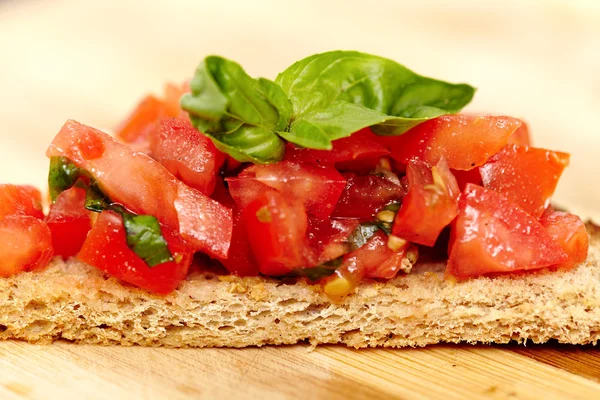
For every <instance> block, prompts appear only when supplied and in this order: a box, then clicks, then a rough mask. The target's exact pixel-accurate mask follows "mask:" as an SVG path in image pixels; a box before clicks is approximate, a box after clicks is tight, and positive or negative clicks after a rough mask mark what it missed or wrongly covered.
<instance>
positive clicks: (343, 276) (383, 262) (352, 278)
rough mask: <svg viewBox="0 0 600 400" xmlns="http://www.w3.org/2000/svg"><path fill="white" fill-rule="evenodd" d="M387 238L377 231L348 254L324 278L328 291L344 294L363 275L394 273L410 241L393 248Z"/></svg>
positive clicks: (394, 274)
mask: <svg viewBox="0 0 600 400" xmlns="http://www.w3.org/2000/svg"><path fill="white" fill-rule="evenodd" d="M387 242H388V236H387V235H386V234H385V233H383V232H382V231H378V232H376V233H375V235H373V236H372V237H371V238H370V239H369V240H368V241H367V243H365V244H364V245H363V246H361V247H359V248H358V249H356V250H354V251H352V252H351V253H348V254H346V255H345V256H344V258H343V261H342V265H341V266H340V267H338V268H337V269H336V271H335V273H334V274H333V275H332V276H330V277H328V278H326V279H324V287H325V292H326V293H327V294H330V295H333V296H343V295H346V294H348V293H350V292H351V291H352V290H354V288H355V287H356V286H357V285H358V283H359V282H360V280H361V279H362V278H363V277H369V278H382V279H391V278H393V277H395V276H396V274H397V273H398V271H400V268H401V266H402V261H403V260H404V258H405V257H406V250H407V248H408V245H405V246H403V247H402V248H400V249H398V251H392V250H391V249H390V248H389V247H388V244H387Z"/></svg>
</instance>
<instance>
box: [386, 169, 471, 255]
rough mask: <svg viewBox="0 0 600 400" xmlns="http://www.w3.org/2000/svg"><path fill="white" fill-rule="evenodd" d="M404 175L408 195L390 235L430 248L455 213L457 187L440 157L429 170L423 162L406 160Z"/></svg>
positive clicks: (456, 209)
mask: <svg viewBox="0 0 600 400" xmlns="http://www.w3.org/2000/svg"><path fill="white" fill-rule="evenodd" d="M406 175H407V177H408V185H409V186H408V194H407V195H406V196H405V197H404V199H403V200H402V206H401V207H400V210H399V211H398V214H397V215H396V218H395V219H394V226H393V229H392V232H393V234H394V235H395V236H398V237H401V238H403V239H404V240H408V241H409V242H414V243H419V244H423V245H426V246H433V245H434V244H435V241H436V240H437V238H438V236H439V235H440V232H441V231H442V229H444V227H446V226H447V225H448V224H449V223H450V222H452V220H453V219H454V218H455V217H456V214H457V213H458V197H459V195H460V192H459V189H458V184H457V183H456V179H455V178H454V175H452V172H450V169H449V168H448V164H447V163H446V161H445V160H444V159H443V158H441V159H440V160H439V161H438V163H437V165H436V166H434V167H433V168H431V169H430V168H429V167H427V165H426V164H425V163H424V162H423V161H419V160H413V161H410V162H409V163H408V166H407V169H406Z"/></svg>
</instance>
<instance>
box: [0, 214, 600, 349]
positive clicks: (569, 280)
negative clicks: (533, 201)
mask: <svg viewBox="0 0 600 400" xmlns="http://www.w3.org/2000/svg"><path fill="white" fill-rule="evenodd" d="M588 229H589V232H590V236H591V242H590V254H589V257H588V260H587V261H586V262H584V263H582V264H580V265H578V266H577V267H576V268H574V269H572V270H568V271H562V270H559V271H550V272H548V271H543V272H537V273H530V274H527V275H521V276H500V277H494V278H479V279H473V280H469V281H465V282H458V283H456V282H454V283H453V282H450V281H445V280H444V279H443V276H442V273H440V272H432V271H435V270H436V268H435V266H431V268H428V266H420V267H418V268H416V269H417V272H416V273H413V274H411V275H408V276H400V277H398V278H396V279H394V280H391V281H389V282H375V281H366V282H364V283H362V284H361V285H360V287H359V288H358V289H357V291H356V293H354V294H353V295H351V296H348V297H346V298H345V299H344V300H343V301H339V302H332V301H331V300H330V299H329V298H328V297H327V296H325V295H324V294H323V293H322V292H321V291H320V290H319V287H318V286H315V285H310V284H309V283H307V282H304V281H302V282H297V283H295V284H285V283H282V282H280V281H277V280H274V279H266V278H259V277H247V278H239V277H235V276H217V275H215V274H211V273H206V272H204V273H200V272H196V273H192V274H191V276H190V277H189V279H188V280H186V281H185V282H183V283H182V284H181V286H180V287H179V288H178V289H177V290H176V291H175V292H174V293H172V294H170V295H168V296H157V295H153V294H149V293H147V292H145V291H142V290H139V289H136V288H134V287H131V286H125V285H123V284H121V283H120V282H119V281H117V280H116V279H114V278H111V277H108V276H106V275H104V274H102V273H101V272H100V271H98V270H96V269H94V268H92V267H90V266H88V265H85V264H83V263H81V262H78V261H77V260H69V261H67V262H62V261H60V260H58V259H56V260H54V261H53V262H52V263H51V265H50V266H49V267H48V268H46V269H45V270H43V271H36V272H30V273H22V274H19V275H17V276H14V277H11V278H6V279H0V338H2V339H22V340H26V341H30V342H37V343H40V342H41V343H49V342H52V341H53V340H57V339H65V340H70V341H74V342H77V343H90V344H91V343H95V344H105V345H113V344H119V345H134V344H137V345H142V346H169V347H213V346H216V347H245V346H263V345H273V344H274V345H276V344H293V343H297V342H300V341H308V342H310V343H311V344H312V345H317V344H321V343H344V344H346V345H348V346H351V347H357V348H358V347H374V346H385V347H401V346H425V345H428V344H433V343H438V342H452V343H458V342H468V343H491V342H494V343H507V342H509V341H513V340H514V341H517V342H526V341H532V342H535V343H543V342H546V341H548V340H551V339H555V340H557V341H559V342H561V343H572V344H588V343H593V344H595V343H596V342H597V341H598V339H600V230H599V229H598V228H596V227H594V226H591V225H590V226H589V227H588ZM438 269H439V268H438ZM419 270H420V271H421V272H418V271H419Z"/></svg>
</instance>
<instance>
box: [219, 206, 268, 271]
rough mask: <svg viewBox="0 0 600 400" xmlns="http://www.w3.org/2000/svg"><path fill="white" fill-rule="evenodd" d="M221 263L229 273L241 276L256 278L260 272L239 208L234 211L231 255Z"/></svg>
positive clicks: (221, 260)
mask: <svg viewBox="0 0 600 400" xmlns="http://www.w3.org/2000/svg"><path fill="white" fill-rule="evenodd" d="M219 261H220V262H221V264H223V266H224V267H225V268H227V270H228V271H229V272H231V273H232V274H236V275H239V276H255V275H258V273H259V272H260V269H259V267H258V263H257V262H256V258H255V257H254V254H253V253H252V247H250V241H249V240H248V233H247V232H246V227H245V226H244V221H243V219H242V212H241V211H240V209H239V208H238V207H237V206H235V207H234V209H233V232H232V235H231V246H230V247H229V254H228V255H227V258H226V259H219Z"/></svg>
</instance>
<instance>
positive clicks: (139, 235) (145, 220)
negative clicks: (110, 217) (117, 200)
mask: <svg viewBox="0 0 600 400" xmlns="http://www.w3.org/2000/svg"><path fill="white" fill-rule="evenodd" d="M115 211H116V210H115ZM119 211H120V214H121V215H122V217H123V225H124V226H125V232H126V234H127V247H129V248H130V249H131V250H133V252H134V253H135V254H137V255H138V257H140V258H141V259H142V260H144V261H145V262H146V264H148V266H149V267H154V266H157V265H160V264H163V263H166V262H169V261H173V256H172V255H171V252H170V251H169V247H168V246H167V241H166V240H165V238H164V237H163V234H162V231H161V229H160V224H159V222H158V220H157V219H156V218H155V217H153V216H152V215H135V214H132V213H130V212H127V211H125V210H123V209H122V208H121V210H119Z"/></svg>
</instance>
